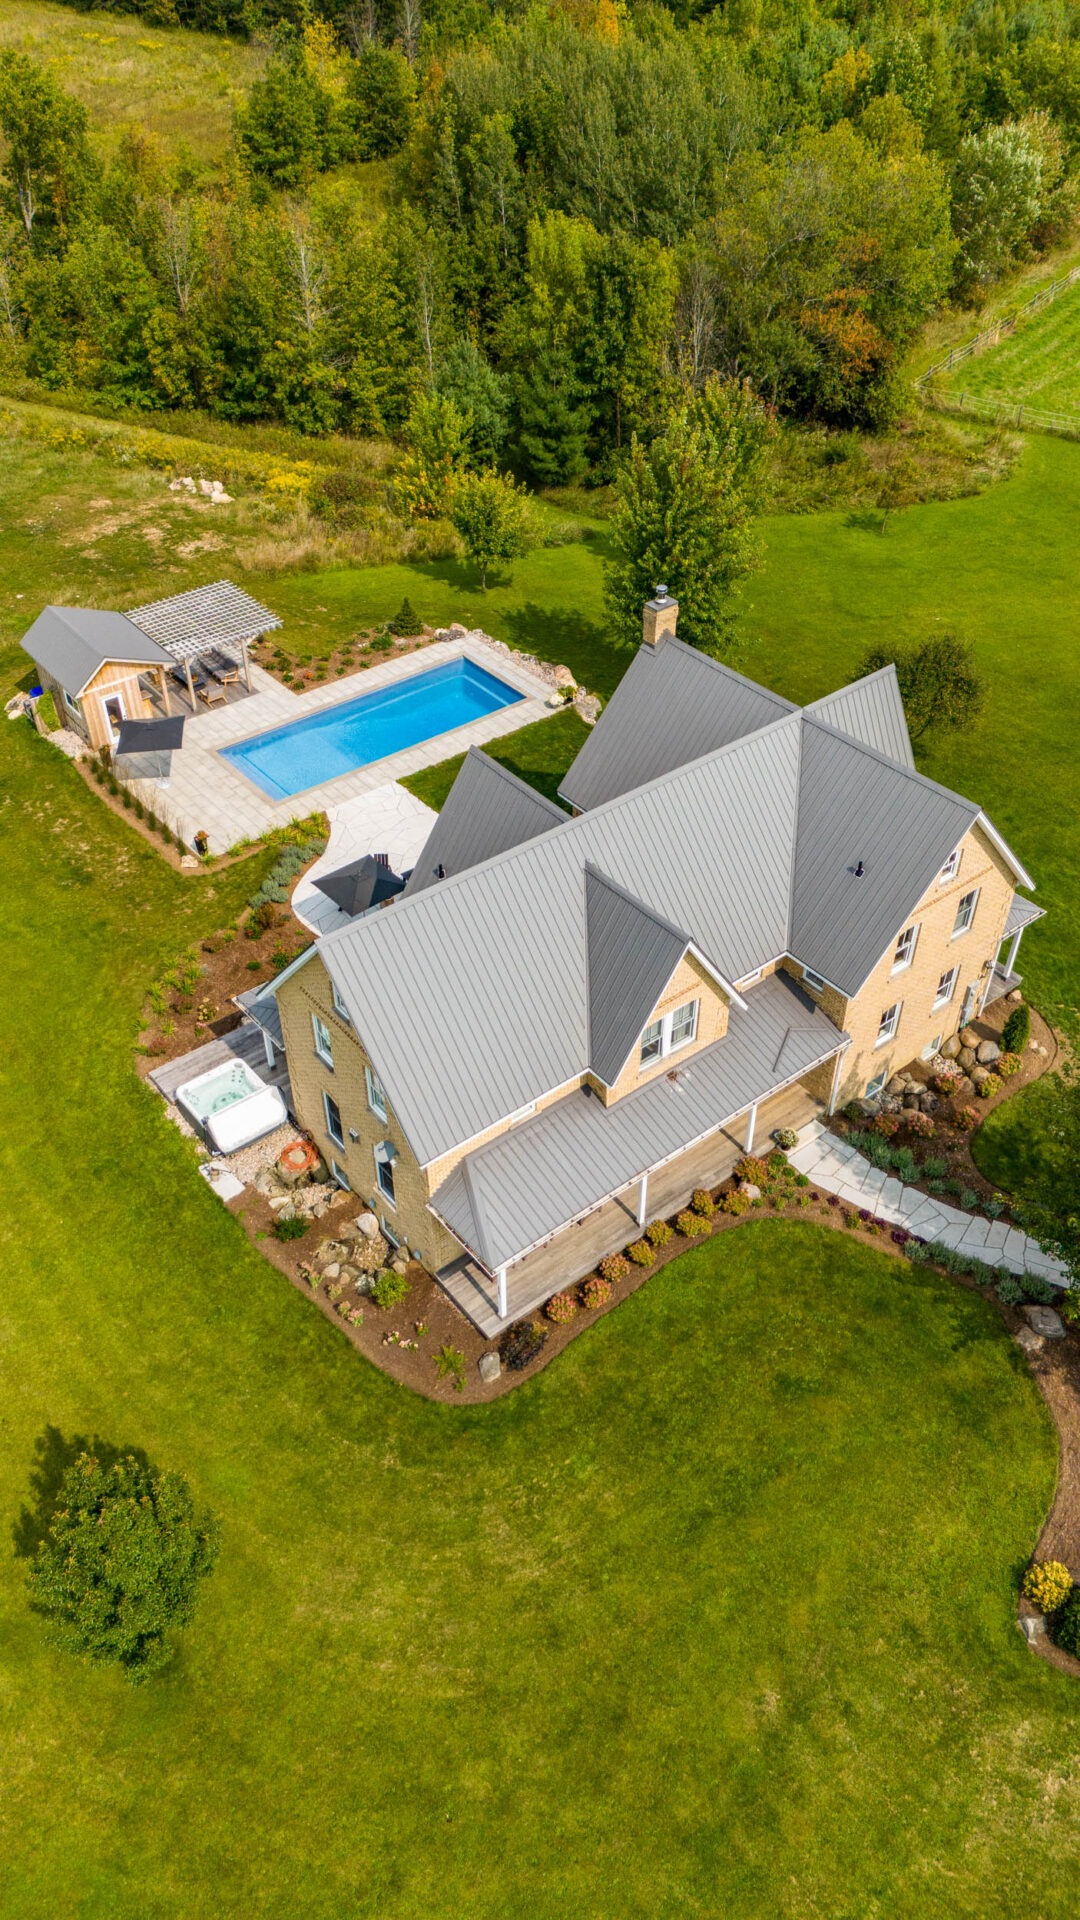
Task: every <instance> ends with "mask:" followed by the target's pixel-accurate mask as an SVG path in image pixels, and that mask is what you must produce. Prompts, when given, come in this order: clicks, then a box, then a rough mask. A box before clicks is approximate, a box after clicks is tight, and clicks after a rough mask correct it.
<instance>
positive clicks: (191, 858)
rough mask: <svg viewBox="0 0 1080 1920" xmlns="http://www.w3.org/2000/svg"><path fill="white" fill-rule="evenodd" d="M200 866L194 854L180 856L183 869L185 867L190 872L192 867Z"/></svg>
mask: <svg viewBox="0 0 1080 1920" xmlns="http://www.w3.org/2000/svg"><path fill="white" fill-rule="evenodd" d="M198 864H199V863H198V861H197V860H196V858H195V855H194V854H193V853H182V854H181V855H180V865H181V866H182V867H185V868H186V869H187V870H188V871H189V872H190V870H191V868H192V867H197V866H198Z"/></svg>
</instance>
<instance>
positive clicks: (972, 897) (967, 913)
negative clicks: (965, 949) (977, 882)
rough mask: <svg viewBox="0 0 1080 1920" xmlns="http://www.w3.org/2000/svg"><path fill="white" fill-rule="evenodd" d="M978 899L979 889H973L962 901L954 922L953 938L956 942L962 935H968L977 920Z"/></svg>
mask: <svg viewBox="0 0 1080 1920" xmlns="http://www.w3.org/2000/svg"><path fill="white" fill-rule="evenodd" d="M978 898H979V889H978V887H973V888H972V890H971V892H970V893H965V894H964V896H963V898H962V899H961V901H960V905H959V906H958V907H957V909H956V919H955V920H954V921H953V930H952V937H953V939H954V940H955V939H956V938H957V937H958V935H960V934H961V933H966V932H967V930H968V928H969V927H970V925H971V923H972V921H973V920H974V918H975V903H976V901H977V900H978Z"/></svg>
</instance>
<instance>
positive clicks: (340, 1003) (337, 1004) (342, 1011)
mask: <svg viewBox="0 0 1080 1920" xmlns="http://www.w3.org/2000/svg"><path fill="white" fill-rule="evenodd" d="M330 992H331V994H332V995H333V1000H334V1012H335V1013H336V1014H337V1015H338V1016H339V1018H340V1019H342V1020H348V1018H349V1009H348V1007H347V1006H346V1005H345V1002H344V1000H343V999H342V997H341V995H340V993H339V992H338V990H337V987H336V986H335V985H334V982H333V981H332V980H331V982H330Z"/></svg>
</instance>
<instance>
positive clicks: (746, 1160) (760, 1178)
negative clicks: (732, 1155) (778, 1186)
mask: <svg viewBox="0 0 1080 1920" xmlns="http://www.w3.org/2000/svg"><path fill="white" fill-rule="evenodd" d="M735 1178H736V1180H748V1181H749V1182H750V1185H751V1186H752V1187H763V1186H764V1185H765V1183H766V1181H767V1180H768V1178H769V1169H768V1167H767V1165H766V1163H765V1161H764V1160H755V1158H754V1156H753V1154H752V1153H745V1154H744V1155H743V1157H742V1159H741V1160H736V1162H735Z"/></svg>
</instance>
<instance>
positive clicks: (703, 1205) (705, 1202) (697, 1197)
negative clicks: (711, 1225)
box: [690, 1187, 716, 1220]
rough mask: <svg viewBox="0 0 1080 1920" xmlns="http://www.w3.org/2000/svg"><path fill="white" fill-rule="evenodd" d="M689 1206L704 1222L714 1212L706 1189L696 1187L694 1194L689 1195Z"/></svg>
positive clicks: (710, 1196)
mask: <svg viewBox="0 0 1080 1920" xmlns="http://www.w3.org/2000/svg"><path fill="white" fill-rule="evenodd" d="M690 1205H691V1206H692V1207H693V1209H694V1212H695V1213H700V1214H701V1216H702V1218H703V1219H705V1220H707V1219H708V1218H709V1215H710V1214H712V1213H715V1211H716V1207H715V1205H714V1203H713V1197H712V1194H711V1193H710V1192H709V1191H708V1188H707V1187H696V1188H695V1189H694V1192H693V1193H692V1194H691V1195H690Z"/></svg>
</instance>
